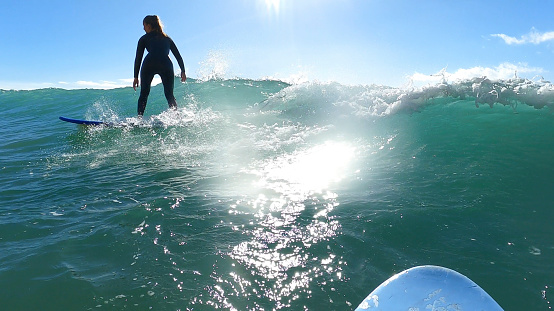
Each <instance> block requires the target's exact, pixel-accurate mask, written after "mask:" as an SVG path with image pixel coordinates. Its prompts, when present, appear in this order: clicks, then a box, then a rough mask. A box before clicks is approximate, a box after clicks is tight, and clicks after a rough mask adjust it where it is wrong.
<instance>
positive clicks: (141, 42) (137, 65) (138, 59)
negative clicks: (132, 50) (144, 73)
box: [133, 37, 146, 90]
mask: <svg viewBox="0 0 554 311" xmlns="http://www.w3.org/2000/svg"><path fill="white" fill-rule="evenodd" d="M145 47H146V45H145V43H144V37H142V38H140V40H139V42H138V44H137V53H136V55H135V70H134V78H135V79H134V80H133V89H135V90H136V89H137V86H138V84H139V79H138V76H139V72H140V63H141V62H142V56H143V55H144V49H145Z"/></svg>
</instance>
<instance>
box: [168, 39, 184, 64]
mask: <svg viewBox="0 0 554 311" xmlns="http://www.w3.org/2000/svg"><path fill="white" fill-rule="evenodd" d="M169 40H170V43H171V45H170V46H169V48H170V49H171V53H173V56H175V59H176V60H177V63H178V64H179V68H181V71H183V72H184V71H185V63H184V62H183V58H182V57H181V54H180V53H179V50H178V49H177V46H176V45H175V42H173V40H171V39H169Z"/></svg>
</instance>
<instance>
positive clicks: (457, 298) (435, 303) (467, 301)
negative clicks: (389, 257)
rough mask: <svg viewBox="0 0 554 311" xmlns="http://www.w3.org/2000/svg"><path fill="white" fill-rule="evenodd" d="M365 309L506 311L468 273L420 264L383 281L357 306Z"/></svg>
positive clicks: (361, 309) (362, 310) (358, 309)
mask: <svg viewBox="0 0 554 311" xmlns="http://www.w3.org/2000/svg"><path fill="white" fill-rule="evenodd" d="M364 310H389V311H394V310H404V311H424V310H471V311H481V310H483V311H502V308H501V307H500V305H498V303H496V301H494V299H493V298H492V297H491V296H490V295H489V294H487V292H485V291H484V290H483V289H482V288H481V287H479V285H477V284H475V282H473V281H472V280H470V279H469V278H467V277H466V276H464V275H462V274H460V273H458V272H456V271H454V270H451V269H447V268H444V267H438V266H419V267H414V268H410V269H408V270H405V271H402V272H400V273H398V274H396V275H394V276H392V277H391V278H389V279H388V280H386V281H385V282H383V283H382V284H381V285H379V286H378V287H377V288H376V289H375V290H374V291H373V292H371V293H370V294H369V295H368V296H367V297H366V298H365V299H364V300H363V301H362V303H361V304H360V305H359V306H358V308H356V311H364Z"/></svg>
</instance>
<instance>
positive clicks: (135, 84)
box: [133, 78, 139, 91]
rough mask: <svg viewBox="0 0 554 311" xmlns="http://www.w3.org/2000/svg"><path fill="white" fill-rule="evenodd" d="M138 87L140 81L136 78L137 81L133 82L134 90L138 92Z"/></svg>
mask: <svg viewBox="0 0 554 311" xmlns="http://www.w3.org/2000/svg"><path fill="white" fill-rule="evenodd" d="M138 85H139V79H138V78H135V80H133V90H135V91H136V90H137V86H138Z"/></svg>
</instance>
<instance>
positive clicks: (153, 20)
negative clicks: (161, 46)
mask: <svg viewBox="0 0 554 311" xmlns="http://www.w3.org/2000/svg"><path fill="white" fill-rule="evenodd" d="M142 23H143V24H148V25H150V27H152V31H155V32H159V33H161V34H162V35H164V36H166V37H167V35H166V34H165V32H164V25H163V24H162V20H161V19H160V18H159V17H158V15H147V16H146V17H145V18H144V20H143V21H142Z"/></svg>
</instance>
